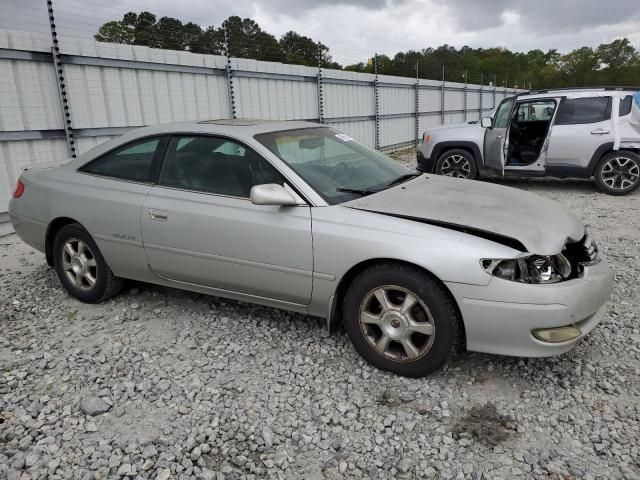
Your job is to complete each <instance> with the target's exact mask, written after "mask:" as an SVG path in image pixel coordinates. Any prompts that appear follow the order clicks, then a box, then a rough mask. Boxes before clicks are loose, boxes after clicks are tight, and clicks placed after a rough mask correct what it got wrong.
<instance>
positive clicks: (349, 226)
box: [9, 120, 612, 376]
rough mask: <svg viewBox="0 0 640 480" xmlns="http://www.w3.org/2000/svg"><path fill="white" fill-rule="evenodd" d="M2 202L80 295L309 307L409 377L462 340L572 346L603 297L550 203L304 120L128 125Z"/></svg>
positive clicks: (581, 247)
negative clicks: (423, 170) (411, 162)
mask: <svg viewBox="0 0 640 480" xmlns="http://www.w3.org/2000/svg"><path fill="white" fill-rule="evenodd" d="M9 208H10V216H11V220H12V222H13V225H14V227H15V229H16V232H17V233H18V234H19V235H20V237H21V238H22V239H23V240H24V241H25V242H27V243H28V244H30V245H32V246H33V247H35V248H36V249H38V250H40V251H42V252H44V253H45V254H46V258H47V261H48V263H49V265H51V266H52V267H53V268H54V269H55V271H56V273H57V275H58V277H59V279H60V282H61V283H62V285H63V286H64V288H65V289H66V290H67V291H68V292H69V293H70V294H71V295H72V296H74V297H75V298H77V299H78V300H80V301H83V302H91V303H92V302H101V301H104V300H106V299H108V298H109V297H111V296H113V295H115V294H116V293H117V292H118V291H119V290H120V289H121V288H122V286H123V283H124V279H134V280H138V281H142V282H149V283H154V284H159V285H165V286H170V287H175V288H182V289H186V290H193V291H197V292H202V293H207V294H212V295H218V296H222V297H228V298H233V299H237V300H243V301H248V302H254V303H259V304H263V305H268V306H272V307H278V308H283V309H287V310H292V311H296V312H302V313H307V314H310V315H315V316H319V317H324V318H325V319H326V321H327V326H331V325H333V324H335V323H337V322H342V323H343V324H344V327H345V329H346V332H347V334H348V336H349V338H350V339H351V341H352V343H353V345H354V347H355V349H356V350H357V351H358V352H359V353H360V354H361V355H362V356H363V357H364V358H365V359H367V360H368V361H369V362H371V363H372V364H373V365H375V366H377V367H379V368H381V369H386V370H390V371H392V372H395V373H398V374H401V375H407V376H422V375H426V374H428V373H430V372H433V371H435V370H437V369H438V368H440V367H441V366H442V365H443V364H444V363H445V362H446V360H447V358H449V357H450V355H451V353H452V352H454V351H455V350H457V349H459V348H460V347H464V348H466V349H467V350H471V351H477V352H488V353H495V354H503V355H516V356H528V357H535V356H548V355H555V354H560V353H563V352H566V351H568V350H569V349H570V348H571V347H573V346H574V345H575V344H576V342H577V341H578V340H579V339H580V338H581V337H583V336H584V335H586V334H588V333H589V332H590V331H591V330H593V328H595V327H596V325H597V324H598V322H600V320H601V319H602V317H603V315H604V312H605V309H606V302H607V300H608V298H609V295H610V293H611V288H612V274H611V272H610V270H609V267H608V265H607V261H606V260H605V258H604V257H603V256H602V255H601V254H600V253H599V252H598V248H597V246H596V244H595V243H594V241H593V240H592V239H591V237H590V236H589V234H588V232H587V231H586V229H585V226H584V224H583V223H582V222H581V221H580V220H579V219H577V218H576V217H574V216H573V215H571V214H570V213H568V212H567V211H565V210H564V209H563V208H562V207H560V206H559V205H558V204H556V203H555V202H553V201H551V200H547V199H545V198H541V197H538V196H536V195H533V194H531V193H527V192H523V191H520V190H516V189H512V188H506V187H501V186H497V185H492V184H487V183H482V182H473V181H470V180H460V179H453V178H446V177H442V176H435V175H420V174H417V173H414V172H411V171H409V170H407V169H405V168H404V167H402V166H400V165H398V164H396V163H395V162H393V161H392V160H391V159H389V158H388V157H386V156H385V155H383V154H381V153H379V152H377V151H375V150H372V149H370V148H368V147H366V146H364V145H362V144H360V143H358V142H357V141H355V140H354V139H353V138H351V137H349V136H348V135H345V134H343V133H339V132H337V131H335V130H333V129H331V128H327V127H324V126H319V125H317V124H314V123H308V122H260V121H246V120H220V121H208V122H199V123H195V122H191V123H178V124H167V125H158V126H154V127H147V128H142V129H138V130H135V131H132V132H129V133H127V134H125V135H123V136H121V137H119V138H117V139H114V140H111V141H109V142H107V143H104V144H102V145H100V146H98V147H96V148H94V149H93V150H91V151H89V152H87V153H85V154H83V155H81V156H80V157H79V158H77V159H74V160H71V161H68V162H64V163H62V164H57V165H48V166H40V167H34V168H31V169H29V170H28V171H25V172H24V173H23V174H22V176H21V177H20V179H19V181H18V185H17V187H16V191H15V193H14V198H13V199H12V200H11V203H10V207H9Z"/></svg>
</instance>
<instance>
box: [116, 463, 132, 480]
mask: <svg viewBox="0 0 640 480" xmlns="http://www.w3.org/2000/svg"><path fill="white" fill-rule="evenodd" d="M132 470H133V469H132V468H131V465H129V464H128V463H123V464H122V465H120V468H118V471H117V472H116V475H118V476H119V477H126V476H128V475H131V473H132Z"/></svg>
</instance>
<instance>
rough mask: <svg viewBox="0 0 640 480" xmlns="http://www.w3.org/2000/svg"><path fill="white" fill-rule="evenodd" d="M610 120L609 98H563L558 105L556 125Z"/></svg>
mask: <svg viewBox="0 0 640 480" xmlns="http://www.w3.org/2000/svg"><path fill="white" fill-rule="evenodd" d="M610 118H611V97H586V98H565V99H563V100H562V102H561V103H560V108H559V109H558V117H557V118H556V125H575V124H581V123H596V122H602V121H604V120H609V119H610Z"/></svg>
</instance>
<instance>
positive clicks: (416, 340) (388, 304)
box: [343, 264, 460, 377]
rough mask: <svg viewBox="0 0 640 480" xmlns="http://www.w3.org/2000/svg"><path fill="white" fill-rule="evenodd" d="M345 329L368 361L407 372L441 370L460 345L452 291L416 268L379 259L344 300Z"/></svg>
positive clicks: (411, 374) (416, 374)
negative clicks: (377, 263) (381, 262)
mask: <svg viewBox="0 0 640 480" xmlns="http://www.w3.org/2000/svg"><path fill="white" fill-rule="evenodd" d="M343 319H344V325H345V329H346V331H347V334H348V335H349V338H350V339H351V342H352V343H353V346H354V347H355V349H356V350H357V351H358V353H359V354H360V355H362V357H364V358H365V359H366V360H367V361H368V362H369V363H371V364H372V365H374V366H375V367H377V368H380V369H382V370H388V371H390V372H393V373H397V374H399V375H404V376H407V377H422V376H425V375H428V374H429V373H432V372H434V371H435V370H438V369H439V368H440V367H441V366H442V365H444V363H445V362H446V360H447V358H448V357H449V356H450V354H451V353H453V352H454V351H455V350H456V349H457V347H458V346H459V335H460V331H459V325H460V323H459V322H460V318H459V314H458V311H457V308H456V307H455V305H454V303H453V300H452V298H451V296H450V295H449V294H448V292H446V291H445V290H444V288H443V287H442V285H441V284H440V283H439V282H438V281H437V280H436V279H435V278H434V277H432V276H431V275H429V274H427V273H426V272H424V271H422V270H420V269H417V268H415V267H411V266H407V265H398V264H380V265H375V266H373V267H370V268H368V269H366V270H365V271H363V272H362V273H361V274H360V275H358V276H357V277H356V278H355V280H354V281H353V282H352V283H351V285H350V286H349V289H348V291H347V294H346V295H345V298H344V304H343Z"/></svg>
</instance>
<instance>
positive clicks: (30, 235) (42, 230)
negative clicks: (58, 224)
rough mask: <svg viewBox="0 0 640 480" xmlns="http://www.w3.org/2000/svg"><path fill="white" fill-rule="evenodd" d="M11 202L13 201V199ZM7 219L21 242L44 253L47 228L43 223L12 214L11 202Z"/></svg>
mask: <svg viewBox="0 0 640 480" xmlns="http://www.w3.org/2000/svg"><path fill="white" fill-rule="evenodd" d="M11 201H13V199H12V200H11ZM9 218H10V219H11V224H12V225H13V228H14V230H15V231H16V234H17V235H18V237H20V238H21V239H22V241H23V242H25V243H26V244H28V245H31V246H32V247H33V248H35V249H36V250H39V251H41V252H44V250H45V245H44V243H45V236H46V232H47V226H46V225H45V224H44V223H42V222H38V221H37V220H33V219H31V218H27V217H24V216H22V215H18V214H16V213H15V212H12V211H11V202H10V203H9Z"/></svg>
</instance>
